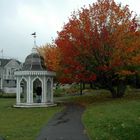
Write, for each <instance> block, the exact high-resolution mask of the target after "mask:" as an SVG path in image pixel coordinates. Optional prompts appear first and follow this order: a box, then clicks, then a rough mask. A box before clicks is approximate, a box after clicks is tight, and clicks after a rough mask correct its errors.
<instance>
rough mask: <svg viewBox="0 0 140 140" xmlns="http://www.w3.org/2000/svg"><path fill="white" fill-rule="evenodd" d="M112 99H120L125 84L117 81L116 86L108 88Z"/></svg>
mask: <svg viewBox="0 0 140 140" xmlns="http://www.w3.org/2000/svg"><path fill="white" fill-rule="evenodd" d="M109 90H110V92H111V94H112V98H121V97H123V96H124V94H125V90H126V84H125V82H124V81H123V80H119V81H118V84H117V85H116V86H112V87H110V88H109Z"/></svg>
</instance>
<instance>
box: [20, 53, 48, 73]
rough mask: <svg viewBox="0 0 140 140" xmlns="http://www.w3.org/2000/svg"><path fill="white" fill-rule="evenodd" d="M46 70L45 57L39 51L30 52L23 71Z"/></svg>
mask: <svg viewBox="0 0 140 140" xmlns="http://www.w3.org/2000/svg"><path fill="white" fill-rule="evenodd" d="M44 70H46V66H45V61H44V58H43V57H42V56H41V55H40V54H39V53H38V52H37V51H35V52H32V53H31V54H29V55H28V56H27V57H26V59H25V62H24V63H23V67H22V71H44Z"/></svg>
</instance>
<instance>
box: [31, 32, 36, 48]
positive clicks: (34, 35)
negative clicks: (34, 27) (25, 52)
mask: <svg viewBox="0 0 140 140" xmlns="http://www.w3.org/2000/svg"><path fill="white" fill-rule="evenodd" d="M31 35H32V36H33V38H34V47H35V48H36V47H37V45H36V32H34V33H32V34H31Z"/></svg>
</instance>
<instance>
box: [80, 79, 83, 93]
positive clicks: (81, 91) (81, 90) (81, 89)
mask: <svg viewBox="0 0 140 140" xmlns="http://www.w3.org/2000/svg"><path fill="white" fill-rule="evenodd" d="M82 94H83V88H82V82H80V95H82Z"/></svg>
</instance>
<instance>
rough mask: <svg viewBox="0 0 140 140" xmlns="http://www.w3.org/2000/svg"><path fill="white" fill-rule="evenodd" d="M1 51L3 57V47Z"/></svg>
mask: <svg viewBox="0 0 140 140" xmlns="http://www.w3.org/2000/svg"><path fill="white" fill-rule="evenodd" d="M0 52H1V57H2V59H3V49H1V51H0Z"/></svg>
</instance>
